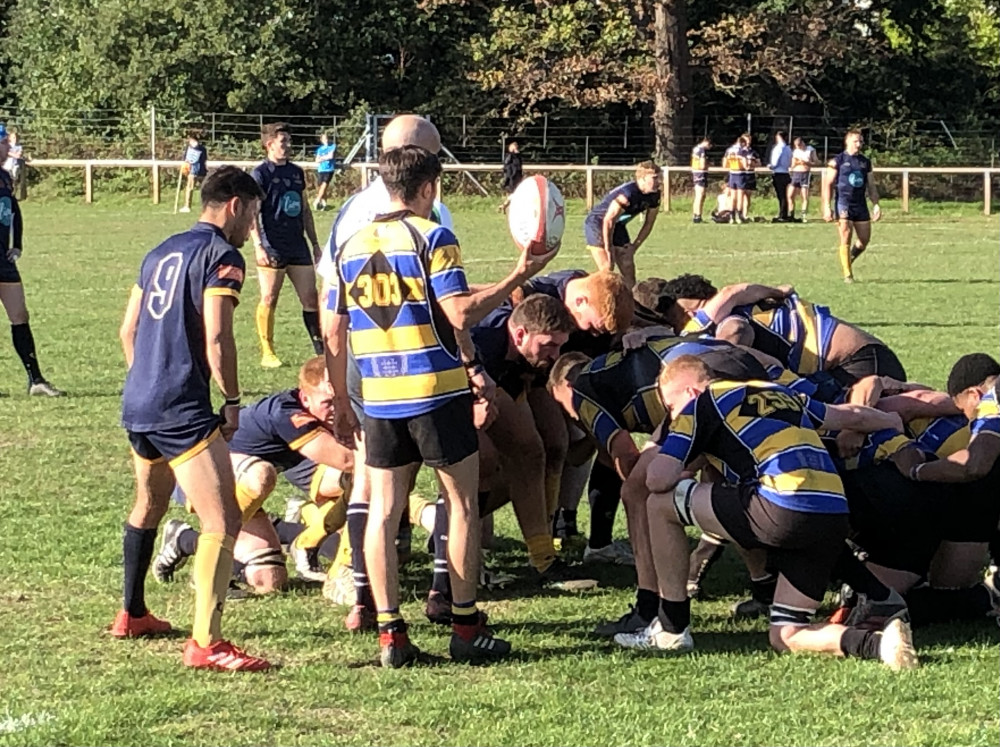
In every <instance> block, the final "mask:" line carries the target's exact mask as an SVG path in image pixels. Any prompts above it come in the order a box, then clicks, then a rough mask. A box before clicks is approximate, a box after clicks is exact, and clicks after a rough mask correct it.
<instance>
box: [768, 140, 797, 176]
mask: <svg viewBox="0 0 1000 747" xmlns="http://www.w3.org/2000/svg"><path fill="white" fill-rule="evenodd" d="M791 165H792V149H791V148H789V147H788V143H779V144H777V145H775V146H774V147H773V148H771V163H770V166H771V171H773V172H774V173H775V174H787V173H788V168H789V167H790V166H791Z"/></svg>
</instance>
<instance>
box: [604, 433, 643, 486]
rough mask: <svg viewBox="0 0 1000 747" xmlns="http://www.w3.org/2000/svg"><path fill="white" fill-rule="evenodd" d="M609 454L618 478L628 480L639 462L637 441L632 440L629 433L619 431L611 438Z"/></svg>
mask: <svg viewBox="0 0 1000 747" xmlns="http://www.w3.org/2000/svg"><path fill="white" fill-rule="evenodd" d="M608 453H609V454H610V455H611V463H612V464H613V465H614V467H615V471H616V472H617V473H618V476H619V477H621V478H622V479H623V480H627V479H628V476H629V475H630V474H631V473H632V468H633V467H635V463H636V462H637V461H639V449H638V448H637V447H636V445H635V441H633V440H632V436H630V435H629V434H628V432H627V431H618V432H617V433H616V434H615V435H614V436H612V437H611V443H609V444H608Z"/></svg>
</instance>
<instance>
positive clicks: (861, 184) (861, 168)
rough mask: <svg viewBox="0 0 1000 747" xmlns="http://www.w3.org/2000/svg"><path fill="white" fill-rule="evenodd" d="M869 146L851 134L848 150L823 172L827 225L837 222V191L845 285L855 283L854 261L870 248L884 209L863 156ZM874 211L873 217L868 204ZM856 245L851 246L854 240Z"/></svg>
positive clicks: (857, 134)
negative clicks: (833, 203) (834, 199)
mask: <svg viewBox="0 0 1000 747" xmlns="http://www.w3.org/2000/svg"><path fill="white" fill-rule="evenodd" d="M864 143H865V141H864V138H863V137H862V136H861V133H860V132H859V131H858V130H849V131H848V133H847V135H846V136H845V137H844V150H843V152H841V153H838V154H837V155H836V156H834V157H833V158H831V159H830V160H829V161H827V164H826V169H824V171H823V220H825V221H826V222H827V223H831V222H833V220H834V219H835V216H834V213H833V211H832V210H831V209H830V201H831V199H832V195H831V194H830V190H831V188H833V187H834V185H836V189H837V213H836V220H837V231H838V233H839V235H840V247H839V248H838V250H837V256H838V257H839V258H840V269H841V270H842V271H843V273H844V282H845V283H853V282H854V269H853V265H854V261H855V260H856V259H857V258H858V257H860V256H861V254H862V253H863V252H864V251H865V249H867V248H868V242H869V241H871V238H872V223H871V222H872V221H873V220H875V221H878V220H880V219H881V218H882V208H880V207H879V204H878V199H879V198H878V190H877V189H876V188H875V182H874V181H873V180H872V179H871V172H872V162H871V161H870V160H869V159H868V157H867V156H864V155H862V154H861V146H863V145H864ZM866 200H871V203H872V210H871V213H870V214H869V212H868V203H867V202H866ZM852 235H853V236H854V237H855V241H854V243H853V244H852V243H851V236H852Z"/></svg>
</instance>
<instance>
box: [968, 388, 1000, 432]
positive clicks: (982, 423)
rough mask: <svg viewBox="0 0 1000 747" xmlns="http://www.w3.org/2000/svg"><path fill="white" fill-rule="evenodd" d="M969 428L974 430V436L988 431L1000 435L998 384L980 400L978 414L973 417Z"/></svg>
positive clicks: (977, 408)
mask: <svg viewBox="0 0 1000 747" xmlns="http://www.w3.org/2000/svg"><path fill="white" fill-rule="evenodd" d="M969 428H970V430H971V431H972V438H975V437H976V436H978V435H980V434H986V433H988V434H991V435H994V436H1000V407H998V404H997V385H996V384H994V385H993V388H992V389H990V390H989V391H988V392H986V394H984V395H983V396H982V399H980V400H979V405H978V406H977V407H976V416H975V417H974V418H973V419H972V423H971V424H970V425H969Z"/></svg>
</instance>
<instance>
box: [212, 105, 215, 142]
mask: <svg viewBox="0 0 1000 747" xmlns="http://www.w3.org/2000/svg"><path fill="white" fill-rule="evenodd" d="M212 142H213V143H214V142H215V112H212Z"/></svg>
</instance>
